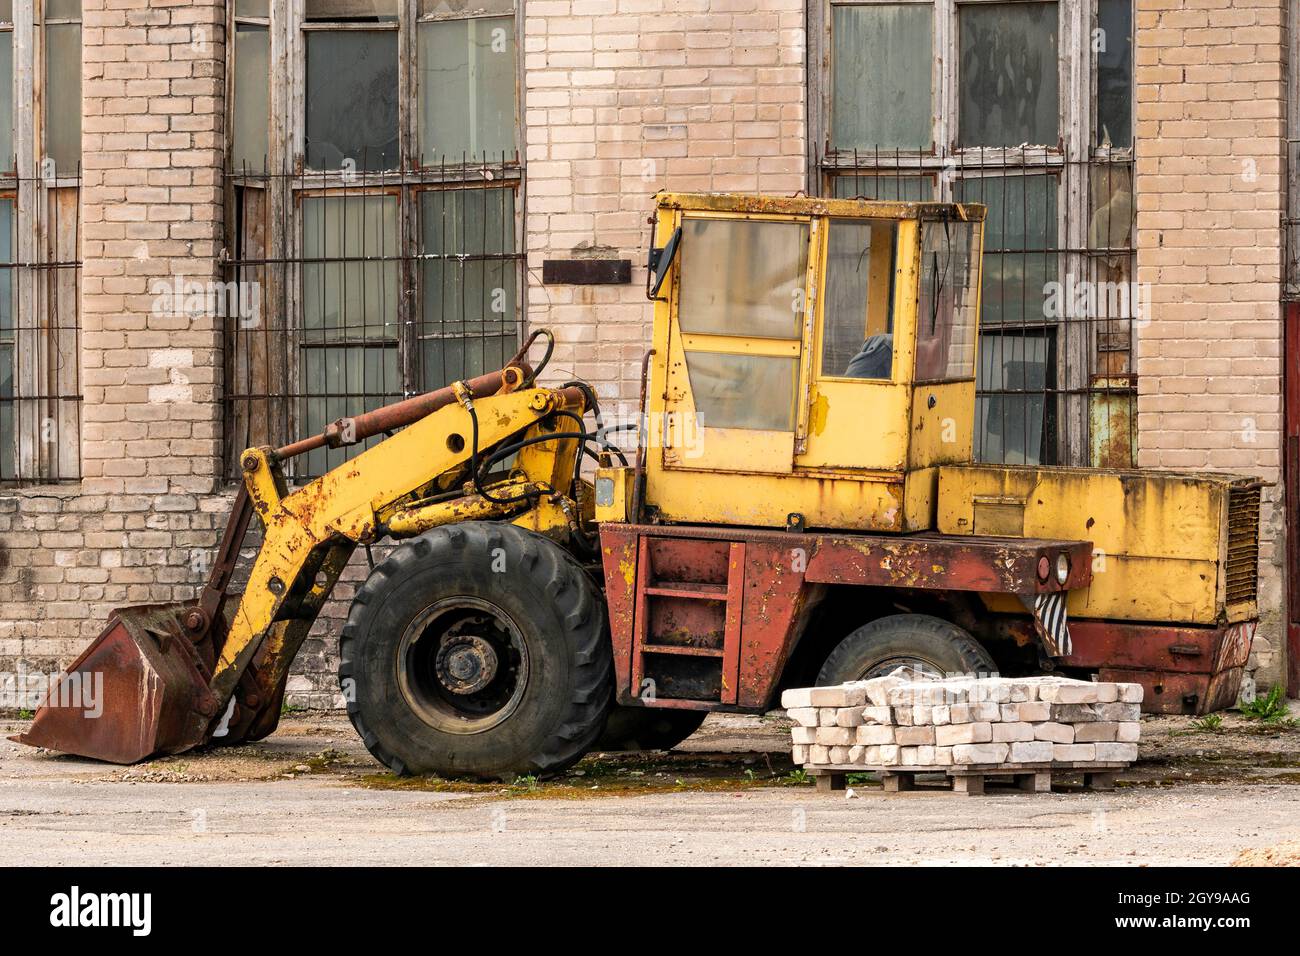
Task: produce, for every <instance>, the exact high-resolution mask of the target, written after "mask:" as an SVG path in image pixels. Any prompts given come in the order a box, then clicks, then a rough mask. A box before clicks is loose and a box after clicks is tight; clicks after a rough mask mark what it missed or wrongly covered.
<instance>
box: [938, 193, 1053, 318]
mask: <svg viewBox="0 0 1300 956" xmlns="http://www.w3.org/2000/svg"><path fill="white" fill-rule="evenodd" d="M953 198H954V199H956V200H957V201H958V202H977V203H983V204H984V205H985V206H987V207H988V214H987V218H986V219H985V221H984V281H983V287H982V291H981V296H980V298H981V303H982V304H981V308H980V322H981V324H982V325H984V326H993V325H1012V324H1023V323H1025V322H1031V323H1033V322H1037V323H1042V322H1045V321H1049V317H1048V316H1047V312H1046V309H1045V304H1046V302H1047V297H1048V292H1049V289H1048V283H1049V282H1055V281H1056V280H1057V276H1058V264H1057V254H1058V253H1057V207H1056V177H1055V176H1051V175H1030V176H1021V175H1008V176H984V177H977V178H973V179H965V180H960V181H958V182H956V183H954V184H953ZM1053 321H1054V319H1053Z"/></svg>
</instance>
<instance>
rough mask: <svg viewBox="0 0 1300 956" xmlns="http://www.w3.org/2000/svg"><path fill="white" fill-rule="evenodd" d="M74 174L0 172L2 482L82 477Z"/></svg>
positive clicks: (78, 255)
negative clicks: (32, 175) (26, 175)
mask: <svg viewBox="0 0 1300 956" xmlns="http://www.w3.org/2000/svg"><path fill="white" fill-rule="evenodd" d="M79 194H80V179H79V178H78V177H75V176H70V175H66V176H65V175H62V174H60V175H59V176H58V178H57V179H56V178H55V177H54V176H53V175H51V176H49V177H47V178H41V179H26V178H15V177H13V176H6V177H3V178H0V482H3V483H6V484H11V483H16V482H22V483H39V482H50V481H64V480H75V479H77V478H78V477H79V476H80V456H79V451H80V421H81V374H80V355H81V331H80V326H79V323H78V314H79V297H80V288H81V253H80V250H81V244H80V234H79V224H80V219H79V216H78V208H79Z"/></svg>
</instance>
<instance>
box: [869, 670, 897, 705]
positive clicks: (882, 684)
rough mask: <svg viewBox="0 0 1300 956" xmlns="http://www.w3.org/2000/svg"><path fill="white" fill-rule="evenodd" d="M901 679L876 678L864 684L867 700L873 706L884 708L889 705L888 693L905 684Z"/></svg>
mask: <svg viewBox="0 0 1300 956" xmlns="http://www.w3.org/2000/svg"><path fill="white" fill-rule="evenodd" d="M905 683H906V681H904V680H903V679H902V678H901V677H888V676H887V677H877V678H875V679H873V680H869V681H867V682H866V691H867V700H869V701H871V703H872V705H873V706H876V707H885V706H887V705H888V704H889V692H890V691H891V690H893V689H894V688H895V687H900V686H902V685H903V684H905Z"/></svg>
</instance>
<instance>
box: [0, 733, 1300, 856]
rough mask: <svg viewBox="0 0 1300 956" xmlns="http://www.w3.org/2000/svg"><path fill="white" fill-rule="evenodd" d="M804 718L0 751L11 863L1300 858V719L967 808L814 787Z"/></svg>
mask: <svg viewBox="0 0 1300 956" xmlns="http://www.w3.org/2000/svg"><path fill="white" fill-rule="evenodd" d="M21 726H22V724H21V723H19V722H17V721H8V722H5V721H0V732H3V734H4V735H5V736H7V735H8V734H11V733H14V732H16V731H17V730H19V729H20V728H21ZM787 727H788V724H787V723H786V722H785V720H784V719H783V718H781V717H780V716H776V715H769V716H768V717H762V718H756V717H737V716H730V715H715V716H713V717H710V718H709V720H708V721H707V722H706V723H705V725H704V727H703V728H701V730H700V731H699V732H698V733H697V734H696V735H695V736H694V737H692V738H691V739H690V740H688V741H686V742H685V743H684V744H683V745H681V746H680V747H679V748H677V749H676V750H674V751H672V752H670V753H667V754H665V753H650V754H593V755H591V756H589V757H588V758H587V759H586V760H584V761H583V762H582V763H581V764H579V766H578V767H577V768H575V769H574V770H573V771H571V772H570V774H568V775H566V776H565V777H563V778H561V779H559V780H555V781H542V782H539V781H535V780H529V779H521V780H518V781H515V782H514V783H513V784H467V783H457V782H450V781H441V780H433V779H414V780H410V779H407V780H402V779H398V778H394V777H392V776H391V775H390V774H387V773H385V772H383V768H381V767H379V766H378V765H377V764H375V763H374V761H373V760H372V759H371V757H370V755H369V754H367V753H366V751H365V749H364V748H363V747H362V746H361V743H360V741H359V740H358V739H357V737H356V735H355V734H354V733H353V731H352V728H351V726H350V725H349V724H348V722H347V720H346V719H345V718H342V717H339V716H336V715H332V714H330V715H314V714H312V715H294V716H292V717H290V718H286V720H285V721H284V722H283V723H282V726H281V729H280V730H279V731H277V733H276V734H275V735H273V736H272V737H271V738H269V739H267V740H264V741H261V742H260V743H258V744H256V745H252V746H247V747H236V748H230V749H218V750H212V751H207V752H202V753H189V754H182V755H179V756H176V757H168V758H164V759H161V760H155V761H151V762H149V763H146V764H141V765H137V766H134V767H113V766H108V765H104V764H96V763H93V762H90V761H85V760H80V759H76V758H70V757H63V756H55V755H51V754H46V753H42V752H39V751H33V750H30V749H28V748H25V747H20V746H18V745H16V744H10V743H9V742H7V741H0V853H2V854H3V857H4V859H5V861H6V863H8V864H10V865H40V864H47V865H61V864H83V865H95V864H185V863H210V864H254V865H258V864H323V865H344V864H346V865H355V864H366V863H370V864H453V863H454V864H534V863H546V864H597V865H617V866H623V865H628V864H641V863H646V864H668V863H672V864H809V863H813V864H816V863H826V864H833V863H863V864H886V863H888V864H899V863H904V864H906V863H913V864H927V863H929V864H935V863H938V864H951V863H992V864H1021V863H1030V864H1057V863H1097V864H1120V865H1141V864H1148V865H1179V864H1227V863H1231V862H1233V861H1235V860H1238V859H1239V858H1240V862H1242V863H1256V864H1263V865H1279V864H1285V863H1287V862H1294V861H1295V857H1296V852H1295V846H1294V843H1295V841H1296V840H1297V838H1300V729H1294V728H1286V727H1261V726H1260V725H1257V724H1251V723H1249V722H1247V721H1244V720H1242V719H1241V718H1239V717H1235V716H1228V717H1226V718H1225V720H1224V723H1223V726H1222V728H1220V729H1219V730H1217V731H1213V732H1212V731H1202V730H1197V729H1195V728H1194V726H1193V724H1192V722H1191V721H1190V720H1188V719H1185V718H1149V719H1148V720H1147V721H1146V722H1145V724H1144V728H1143V736H1144V742H1143V745H1142V759H1141V760H1140V761H1139V762H1138V763H1137V764H1135V765H1134V766H1133V767H1132V768H1131V769H1130V770H1129V771H1128V772H1126V773H1125V774H1123V775H1122V776H1121V778H1120V781H1121V785H1120V787H1119V788H1118V789H1117V790H1116V791H1114V792H1113V793H1105V794H1098V793H1086V792H1083V791H1080V790H1077V789H1074V788H1072V787H1061V788H1058V789H1057V791H1056V792H1054V793H1052V794H1020V793H1017V792H1008V793H997V792H994V793H991V794H990V795H988V796H985V797H961V796H955V795H952V794H948V793H943V792H938V791H935V792H928V793H927V792H918V793H911V794H898V795H889V796H886V795H885V794H883V793H882V792H881V791H880V790H879V785H878V784H877V783H875V782H874V781H873V780H870V779H866V780H862V781H857V782H855V783H854V785H853V787H852V793H853V795H852V796H846V795H845V794H843V793H839V794H818V793H816V792H814V791H813V789H812V787H811V786H809V785H808V784H807V783H806V782H804V781H802V780H801V779H800V775H799V774H798V773H797V772H794V768H793V767H792V766H791V765H790V762H789V747H788V740H789V738H788V730H787ZM1288 842H1290V843H1291V844H1292V845H1291V846H1286V844H1287V843H1288ZM1243 854H1245V855H1244V856H1243Z"/></svg>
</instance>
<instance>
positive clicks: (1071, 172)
mask: <svg viewBox="0 0 1300 956" xmlns="http://www.w3.org/2000/svg"><path fill="white" fill-rule="evenodd" d="M809 24H810V54H809V63H823V64H826V67H825V68H824V69H823V70H820V71H818V70H810V71H809V84H810V95H809V102H810V105H811V110H810V113H811V115H810V135H809V143H810V156H809V161H810V166H809V168H810V170H811V171H812V172H811V175H812V177H813V180H814V181H813V182H812V183H811V187H812V188H813V189H815V190H817V191H818V192H820V193H821V194H823V195H833V196H840V197H852V196H862V197H865V198H873V199H887V200H901V201H931V200H938V201H955V202H978V203H982V204H984V205H985V206H987V207H988V217H987V219H986V221H985V237H984V278H983V284H982V288H981V310H980V343H979V357H978V361H977V366H976V369H977V391H976V394H977V406H976V436H975V454H976V457H977V458H979V459H980V460H984V461H998V462H1007V463H1029V464H1033V463H1063V464H1092V465H1099V466H1109V467H1130V466H1132V464H1133V463H1134V454H1135V450H1136V441H1135V434H1134V430H1135V427H1136V423H1135V420H1136V377H1135V375H1134V366H1133V361H1132V340H1133V329H1134V325H1135V323H1136V322H1140V321H1141V320H1142V318H1143V314H1142V309H1143V308H1145V307H1146V306H1147V305H1149V303H1146V302H1145V301H1144V298H1143V294H1142V290H1141V289H1140V288H1138V287H1137V286H1136V285H1135V284H1134V278H1135V276H1134V253H1133V221H1134V219H1133V217H1134V208H1135V206H1134V200H1133V133H1132V98H1133V83H1132V69H1133V37H1132V34H1133V26H1132V25H1133V14H1132V0H887V2H876V0H810V7H809ZM922 64H930V68H929V69H926V68H924V67H923V66H921V65H922Z"/></svg>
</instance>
